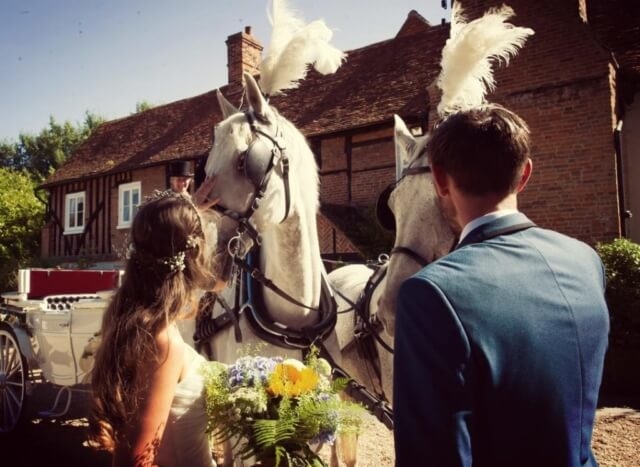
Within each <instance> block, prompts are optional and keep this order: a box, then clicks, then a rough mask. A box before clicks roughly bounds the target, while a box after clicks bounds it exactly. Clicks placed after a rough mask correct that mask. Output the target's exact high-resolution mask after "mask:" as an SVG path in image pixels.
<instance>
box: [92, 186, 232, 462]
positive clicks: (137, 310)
mask: <svg viewBox="0 0 640 467" xmlns="http://www.w3.org/2000/svg"><path fill="white" fill-rule="evenodd" d="M131 237H132V241H131V246H130V249H129V255H128V256H129V258H128V260H127V264H126V269H125V276H124V282H123V284H122V286H121V287H120V288H119V290H118V292H117V293H116V295H115V296H114V297H113V299H112V301H111V303H110V304H109V307H108V308H107V310H106V312H105V314H104V317H103V321H102V333H101V335H102V342H101V345H100V347H99V349H98V351H97V354H96V360H95V366H94V368H93V372H92V383H91V384H92V401H91V403H92V404H91V405H92V407H91V409H92V410H91V417H90V438H91V440H92V441H93V442H94V444H96V445H97V447H101V448H103V449H107V450H108V451H110V452H111V453H112V454H113V465H114V466H125V465H126V466H148V465H163V466H172V467H187V466H188V467H211V466H215V462H214V461H213V459H212V456H211V448H210V445H209V439H208V436H207V434H206V432H205V428H206V423H207V417H206V413H205V405H204V398H203V380H202V377H201V375H200V374H199V371H198V369H199V367H200V363H201V362H203V361H204V358H203V357H202V356H200V355H199V354H198V353H196V351H195V350H194V349H193V347H191V346H190V345H188V344H186V343H185V342H184V340H183V339H182V335H181V333H180V331H179V329H178V327H177V326H176V320H177V319H179V318H180V317H181V316H183V315H185V314H189V313H190V312H195V310H196V307H197V296H198V293H199V291H201V290H218V289H221V288H222V287H223V285H224V284H222V283H220V282H219V281H217V280H216V278H215V277H214V276H213V275H212V274H211V272H210V271H212V270H213V268H212V267H211V264H210V260H209V258H211V257H212V255H211V254H210V253H209V252H207V251H205V247H206V246H207V242H206V241H205V230H204V229H203V225H202V220H201V218H200V214H199V212H198V210H197V209H196V207H195V205H194V204H193V202H192V201H191V199H190V198H189V197H188V196H187V195H182V194H178V193H173V192H171V191H170V190H168V191H165V192H161V193H157V194H156V195H155V197H152V198H151V199H150V200H149V201H147V202H146V203H145V204H143V205H142V206H141V207H140V208H139V210H138V212H137V214H136V217H135V219H134V221H133V225H132V228H131ZM209 243H211V242H209Z"/></svg>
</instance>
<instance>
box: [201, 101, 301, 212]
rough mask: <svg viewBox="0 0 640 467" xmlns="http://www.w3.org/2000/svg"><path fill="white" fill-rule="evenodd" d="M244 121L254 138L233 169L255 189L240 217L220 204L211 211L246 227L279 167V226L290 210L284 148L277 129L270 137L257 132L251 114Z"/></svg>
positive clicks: (257, 129) (267, 134) (254, 120)
mask: <svg viewBox="0 0 640 467" xmlns="http://www.w3.org/2000/svg"><path fill="white" fill-rule="evenodd" d="M244 117H245V118H246V120H247V123H249V127H250V128H251V133H252V134H253V135H254V138H253V139H252V140H251V142H250V143H249V145H248V146H247V149H246V150H245V151H243V152H242V153H240V155H239V156H238V164H237V167H236V168H237V170H238V171H239V172H240V173H241V174H242V175H243V176H245V177H246V178H247V179H248V180H249V181H250V182H251V184H252V185H253V187H254V190H253V193H252V195H251V200H250V202H249V206H248V207H247V209H246V210H245V211H244V212H242V213H240V212H238V211H234V210H232V209H229V208H226V207H224V206H223V205H221V204H219V203H218V204H216V205H215V206H213V209H214V210H216V211H218V212H219V213H220V214H222V215H224V216H227V217H231V218H233V219H234V220H235V221H237V222H239V223H245V224H248V223H249V220H250V219H251V217H252V216H253V214H254V213H255V211H256V210H257V209H258V208H259V207H260V203H261V201H262V198H264V195H265V191H266V189H267V185H268V184H269V180H270V179H271V175H272V173H273V171H274V170H275V168H276V167H278V166H280V167H281V171H282V182H283V184H284V197H285V207H284V216H283V218H282V220H281V221H280V223H282V222H284V221H285V220H287V218H288V217H289V210H290V208H291V193H290V189H289V158H288V157H287V154H286V146H285V144H284V141H283V139H282V137H281V136H282V135H281V134H279V130H278V129H276V132H275V136H272V135H270V134H269V133H267V132H265V131H263V130H261V129H260V128H258V125H257V124H256V120H257V117H256V116H255V114H254V113H253V110H251V109H249V110H247V111H245V112H244ZM265 139H266V140H267V142H269V143H270V146H269V145H268V144H267V142H265Z"/></svg>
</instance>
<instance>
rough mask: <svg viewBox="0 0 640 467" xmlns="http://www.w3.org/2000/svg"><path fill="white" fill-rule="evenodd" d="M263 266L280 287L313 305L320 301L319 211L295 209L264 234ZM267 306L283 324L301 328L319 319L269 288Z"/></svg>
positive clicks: (266, 297) (294, 296)
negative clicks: (283, 220) (317, 220)
mask: <svg viewBox="0 0 640 467" xmlns="http://www.w3.org/2000/svg"><path fill="white" fill-rule="evenodd" d="M262 236H263V242H262V249H261V255H260V265H261V269H262V271H263V272H264V274H265V275H266V277H268V278H269V279H271V280H272V281H273V282H274V283H275V284H276V285H277V286H278V287H279V288H280V289H282V290H283V291H284V292H286V293H287V294H288V295H290V296H291V297H293V298H295V299H296V300H297V301H299V302H301V303H304V304H305V305H307V306H310V307H317V306H318V304H319V302H320V277H321V271H322V260H321V257H320V246H319V242H318V231H317V226H316V218H315V212H313V213H308V214H307V213H304V212H302V213H301V212H299V211H292V212H291V213H290V215H289V218H288V219H287V220H286V221H285V222H283V223H282V224H278V225H275V226H271V228H270V229H268V230H267V231H265V232H264V233H263V234H262ZM264 299H265V305H266V307H267V310H268V311H269V313H270V315H271V317H272V318H273V319H274V320H276V321H277V322H279V323H282V324H284V325H287V326H291V327H295V328H299V327H302V326H306V325H309V324H312V323H315V322H316V321H317V312H314V311H311V310H308V309H305V308H302V307H300V306H298V305H295V304H293V303H290V302H289V301H287V300H285V299H283V298H282V297H279V296H277V295H276V294H274V293H273V292H271V291H269V290H266V291H265V294H264Z"/></svg>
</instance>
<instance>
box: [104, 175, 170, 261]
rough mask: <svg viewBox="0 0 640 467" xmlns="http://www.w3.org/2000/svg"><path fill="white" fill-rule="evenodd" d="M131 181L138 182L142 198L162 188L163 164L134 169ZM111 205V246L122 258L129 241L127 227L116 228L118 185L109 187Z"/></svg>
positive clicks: (164, 180)
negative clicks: (112, 207)
mask: <svg viewBox="0 0 640 467" xmlns="http://www.w3.org/2000/svg"><path fill="white" fill-rule="evenodd" d="M131 181H132V182H140V188H141V190H142V200H144V198H145V197H146V196H148V195H150V194H151V192H153V190H164V189H166V188H168V185H167V169H166V166H164V165H159V166H155V167H149V168H144V169H139V170H134V171H133V172H132V174H131ZM110 196H111V205H112V206H114V207H115V209H113V210H112V211H111V219H110V222H109V225H110V232H111V248H112V251H113V252H114V253H115V255H116V256H117V257H119V258H122V254H123V252H124V251H125V249H126V247H127V245H128V242H129V229H122V228H120V229H119V228H118V227H117V226H118V187H117V186H114V187H112V188H111V194H110Z"/></svg>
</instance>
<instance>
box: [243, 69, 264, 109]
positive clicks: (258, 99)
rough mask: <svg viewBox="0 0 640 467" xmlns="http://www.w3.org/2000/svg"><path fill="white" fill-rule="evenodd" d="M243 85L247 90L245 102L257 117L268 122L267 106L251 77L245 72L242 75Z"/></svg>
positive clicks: (258, 87)
mask: <svg viewBox="0 0 640 467" xmlns="http://www.w3.org/2000/svg"><path fill="white" fill-rule="evenodd" d="M244 83H245V88H246V90H247V101H248V102H249V105H250V106H251V108H252V109H253V111H254V112H255V113H256V114H257V115H259V116H261V117H263V118H264V119H265V120H268V118H267V116H268V109H269V104H268V103H267V100H266V99H265V98H264V96H263V95H262V91H261V90H260V86H258V83H257V82H256V80H255V79H254V78H253V76H251V74H250V73H247V72H245V73H244Z"/></svg>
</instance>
